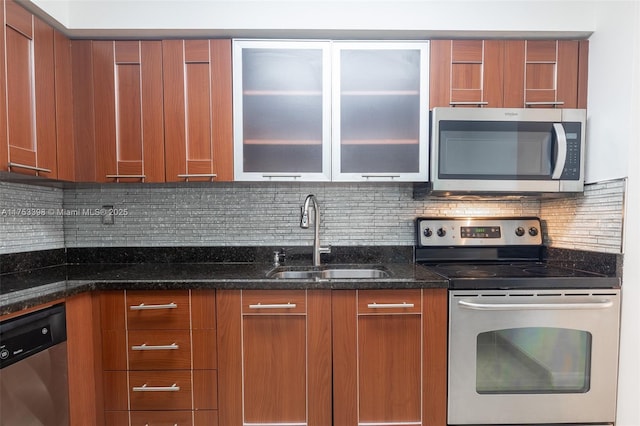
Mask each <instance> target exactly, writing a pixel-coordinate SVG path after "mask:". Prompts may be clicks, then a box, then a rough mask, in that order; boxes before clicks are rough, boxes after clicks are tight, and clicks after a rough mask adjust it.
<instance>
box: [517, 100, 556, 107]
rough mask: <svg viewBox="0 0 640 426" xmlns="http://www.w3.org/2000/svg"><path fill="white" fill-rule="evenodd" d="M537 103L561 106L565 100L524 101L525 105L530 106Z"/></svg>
mask: <svg viewBox="0 0 640 426" xmlns="http://www.w3.org/2000/svg"><path fill="white" fill-rule="evenodd" d="M535 105H551V106H560V105H564V102H563V101H556V102H525V103H524V106H525V107H530V106H535Z"/></svg>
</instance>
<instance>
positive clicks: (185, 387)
mask: <svg viewBox="0 0 640 426" xmlns="http://www.w3.org/2000/svg"><path fill="white" fill-rule="evenodd" d="M129 398H130V404H131V410H190V409H191V371H130V372H129Z"/></svg>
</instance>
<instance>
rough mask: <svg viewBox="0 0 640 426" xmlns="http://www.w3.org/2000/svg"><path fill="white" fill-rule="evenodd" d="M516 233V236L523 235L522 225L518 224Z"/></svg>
mask: <svg viewBox="0 0 640 426" xmlns="http://www.w3.org/2000/svg"><path fill="white" fill-rule="evenodd" d="M516 235H517V236H518V237H522V236H523V235H524V228H523V227H522V226H518V227H517V228H516Z"/></svg>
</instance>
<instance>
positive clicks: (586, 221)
mask: <svg viewBox="0 0 640 426" xmlns="http://www.w3.org/2000/svg"><path fill="white" fill-rule="evenodd" d="M624 189H625V183H624V181H615V182H607V183H602V184H594V185H588V186H587V189H586V190H585V193H584V195H580V196H572V197H568V198H562V199H553V200H542V201H540V200H537V199H531V198H526V199H521V200H474V201H468V200H454V199H444V198H427V199H426V200H420V201H418V200H414V199H413V185H412V184H407V183H398V184H376V185H371V184H358V183H354V184H348V183H329V184H320V183H317V184H313V183H260V184H251V183H216V184H213V185H211V184H204V183H203V184H195V183H190V184H104V185H101V184H83V185H70V186H69V187H68V188H66V189H64V190H62V189H55V188H42V187H38V186H30V185H22V184H15V183H6V182H5V183H0V197H1V200H2V201H1V203H2V205H0V213H1V212H2V209H3V208H6V209H11V208H23V209H29V208H30V209H41V212H44V213H45V214H44V215H41V216H37V215H36V216H33V215H32V216H26V215H15V214H13V215H11V214H4V215H1V216H0V232H2V237H1V238H2V240H1V242H0V254H4V253H14V252H21V251H33V250H42V249H51V248H61V247H69V248H71V247H74V248H76V247H78V248H79V247H146V246H154V247H167V246H251V245H260V246H277V245H283V246H309V245H311V244H312V243H313V229H301V228H300V226H299V215H300V206H301V205H302V203H303V201H304V198H305V197H306V195H307V194H311V193H313V194H315V195H316V196H317V199H318V202H319V204H320V212H321V216H322V222H321V224H322V227H321V234H320V236H321V240H322V243H323V244H331V245H335V246H360V245H396V246H402V245H413V244H414V241H415V237H414V225H413V220H414V218H415V217H417V216H524V215H526V216H541V217H542V219H543V220H544V221H545V227H546V229H547V231H548V241H547V242H548V243H550V245H553V246H558V247H563V248H572V249H581V250H592V251H606V252H616V251H615V250H617V252H619V251H620V241H621V232H622V231H621V229H622V211H623V198H624ZM103 206H113V207H114V211H115V212H116V213H118V215H116V216H115V218H114V219H115V220H114V223H113V224H109V225H108V224H103V223H102V217H101V214H102V212H101V211H100V209H101V208H102V207H103ZM594 209H595V213H594V212H593V210H594ZM49 213H50V214H49ZM595 223H597V224H606V232H603V233H602V235H600V233H598V231H595V232H594V231H593V230H592V231H591V234H589V235H588V236H587V237H584V238H582V237H580V238H578V237H577V235H582V234H583V232H584V231H583V229H585V227H591V228H599V226H597V227H596V226H593V224H595Z"/></svg>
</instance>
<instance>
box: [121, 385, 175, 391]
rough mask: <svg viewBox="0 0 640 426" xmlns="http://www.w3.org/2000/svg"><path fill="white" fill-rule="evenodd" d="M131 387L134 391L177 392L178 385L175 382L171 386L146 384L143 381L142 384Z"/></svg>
mask: <svg viewBox="0 0 640 426" xmlns="http://www.w3.org/2000/svg"><path fill="white" fill-rule="evenodd" d="M132 389H133V391H134V392H178V391H179V390H180V386H178V385H177V384H175V383H174V384H172V385H171V386H147V384H146V383H145V384H144V385H142V386H134V387H133V388H132Z"/></svg>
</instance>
